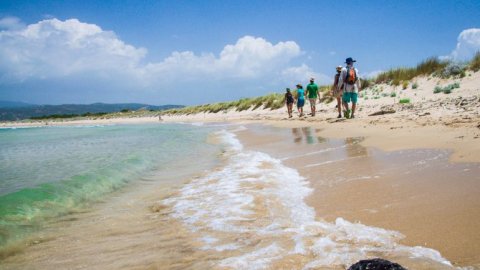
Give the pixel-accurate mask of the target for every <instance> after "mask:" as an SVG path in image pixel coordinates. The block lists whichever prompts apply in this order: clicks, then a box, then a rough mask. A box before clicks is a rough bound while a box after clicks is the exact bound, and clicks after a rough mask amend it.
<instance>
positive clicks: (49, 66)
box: [0, 19, 147, 80]
mask: <svg viewBox="0 0 480 270" xmlns="http://www.w3.org/2000/svg"><path fill="white" fill-rule="evenodd" d="M146 52H147V51H146V50H145V49H143V48H138V49H137V48H135V47H133V46H131V45H128V44H125V43H124V42H123V41H121V40H119V39H118V38H117V37H116V35H115V34H114V33H113V32H110V31H103V30H102V29H101V28H100V27H98V26H96V25H94V24H87V23H82V22H79V21H78V20H77V19H70V20H66V21H60V20H57V19H50V20H43V21H40V22H38V23H36V24H31V25H28V26H27V27H24V28H22V29H17V30H6V31H1V32H0V58H1V59H2V61H1V63H0V71H1V73H2V77H3V78H5V77H6V78H7V79H17V80H26V79H29V78H41V79H48V78H52V77H53V78H55V77H63V76H68V75H71V74H75V73H82V72H91V71H98V72H109V71H119V72H125V71H126V70H132V69H134V68H136V66H137V65H138V63H139V61H140V60H141V59H142V58H143V57H144V56H145V55H146Z"/></svg>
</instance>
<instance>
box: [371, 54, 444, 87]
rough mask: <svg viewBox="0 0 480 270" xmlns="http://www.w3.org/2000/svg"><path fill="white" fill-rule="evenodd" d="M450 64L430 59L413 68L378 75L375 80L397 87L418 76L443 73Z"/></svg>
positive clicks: (396, 69)
mask: <svg viewBox="0 0 480 270" xmlns="http://www.w3.org/2000/svg"><path fill="white" fill-rule="evenodd" d="M448 64H449V62H448V61H441V60H439V59H438V58H435V57H432V58H429V59H427V60H425V61H423V62H421V63H420V64H418V65H417V66H416V67H413V68H403V67H402V68H394V69H391V70H389V71H386V72H382V73H380V74H378V76H377V77H376V78H375V82H376V83H391V84H393V85H395V86H398V85H400V82H402V81H403V82H408V81H410V80H411V79H413V78H415V77H417V76H425V75H432V74H435V73H438V74H439V73H441V72H442V71H443V69H444V68H445V67H446V66H447V65H448Z"/></svg>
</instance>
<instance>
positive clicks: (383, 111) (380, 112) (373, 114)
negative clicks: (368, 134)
mask: <svg viewBox="0 0 480 270" xmlns="http://www.w3.org/2000/svg"><path fill="white" fill-rule="evenodd" d="M395 112H396V111H395V110H393V109H390V110H380V111H377V112H374V113H371V114H369V115H368V116H375V115H384V114H389V113H395Z"/></svg>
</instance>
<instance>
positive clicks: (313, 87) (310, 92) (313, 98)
mask: <svg viewBox="0 0 480 270" xmlns="http://www.w3.org/2000/svg"><path fill="white" fill-rule="evenodd" d="M305 94H306V95H307V97H308V100H309V101H310V110H311V113H310V115H311V116H315V111H316V108H315V104H316V103H317V98H318V96H319V95H318V85H317V84H316V83H315V79H314V78H311V79H310V83H309V84H308V85H307V90H306V91H305Z"/></svg>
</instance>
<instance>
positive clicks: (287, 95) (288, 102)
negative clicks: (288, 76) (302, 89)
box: [285, 88, 294, 118]
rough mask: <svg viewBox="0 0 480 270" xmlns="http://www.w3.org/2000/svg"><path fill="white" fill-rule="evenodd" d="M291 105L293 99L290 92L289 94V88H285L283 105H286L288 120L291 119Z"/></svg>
mask: <svg viewBox="0 0 480 270" xmlns="http://www.w3.org/2000/svg"><path fill="white" fill-rule="evenodd" d="M293 103H294V99H293V95H292V92H290V88H287V90H286V93H285V104H286V105H287V110H288V118H292V110H293Z"/></svg>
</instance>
